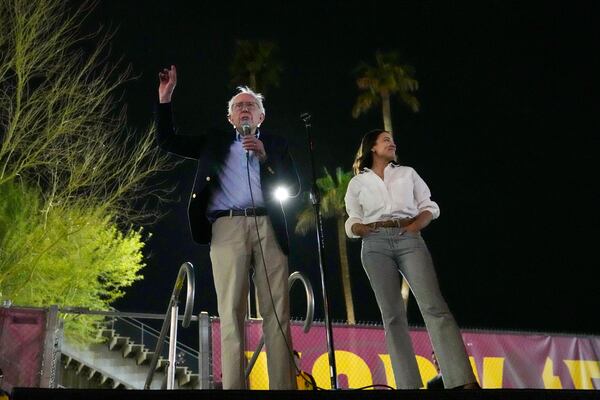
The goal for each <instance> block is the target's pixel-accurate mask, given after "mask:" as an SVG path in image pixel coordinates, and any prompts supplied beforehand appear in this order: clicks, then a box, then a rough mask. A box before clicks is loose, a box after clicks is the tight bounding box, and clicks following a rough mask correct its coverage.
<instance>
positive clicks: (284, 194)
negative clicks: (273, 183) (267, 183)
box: [275, 186, 290, 202]
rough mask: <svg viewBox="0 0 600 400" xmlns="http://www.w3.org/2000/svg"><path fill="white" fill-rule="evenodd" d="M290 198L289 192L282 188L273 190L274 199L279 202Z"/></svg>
mask: <svg viewBox="0 0 600 400" xmlns="http://www.w3.org/2000/svg"><path fill="white" fill-rule="evenodd" d="M289 197H290V192H289V191H288V190H287V189H286V188H284V187H283V186H279V187H278V188H277V189H275V198H276V199H277V200H279V201H280V202H284V201H285V200H287V199H288V198H289Z"/></svg>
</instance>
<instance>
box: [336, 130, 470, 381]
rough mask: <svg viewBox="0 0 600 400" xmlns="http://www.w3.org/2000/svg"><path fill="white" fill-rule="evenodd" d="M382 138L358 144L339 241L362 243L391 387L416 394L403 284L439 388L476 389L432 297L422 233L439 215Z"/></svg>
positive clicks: (443, 308)
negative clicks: (432, 356) (421, 325)
mask: <svg viewBox="0 0 600 400" xmlns="http://www.w3.org/2000/svg"><path fill="white" fill-rule="evenodd" d="M395 161H396V145H395V144H394V139H393V137H392V135H391V134H390V133H389V132H386V131H383V130H373V131H371V132H369V133H367V134H366V135H365V136H364V137H363V139H362V142H361V145H360V148H359V149H358V152H357V154H356V158H355V161H354V166H353V169H354V174H355V176H354V177H353V178H352V180H351V181H350V183H349V185H348V190H347V192H346V198H345V200H346V211H347V212H348V215H349V218H348V220H347V221H346V233H347V235H348V236H349V237H351V238H358V237H361V238H362V250H361V260H362V264H363V267H364V269H365V272H366V273H367V276H368V277H369V281H370V282H371V287H372V289H373V291H374V292H375V297H376V299H377V304H378V305H379V309H380V311H381V316H382V319H383V325H384V328H385V338H386V343H387V348H388V352H389V353H390V357H391V360H392V367H393V370H394V377H395V379H396V386H397V387H398V388H399V389H417V388H420V387H422V386H423V382H422V380H421V376H420V374H419V369H418V367H417V362H416V359H415V353H414V351H413V348H412V342H411V339H410V335H409V332H408V320H407V318H406V311H405V307H404V303H403V300H402V296H401V293H400V279H399V275H398V272H400V273H401V274H402V275H403V276H404V278H405V279H406V280H407V282H408V284H409V286H410V288H411V291H412V292H413V294H414V296H415V298H416V300H417V304H418V305H419V309H420V311H421V313H422V315H423V319H424V321H425V325H426V327H427V331H428V332H429V336H430V338H431V341H432V344H433V348H434V350H435V353H436V355H437V359H438V362H439V365H440V368H441V372H442V377H443V380H444V386H445V387H446V388H455V387H456V388H465V389H466V388H478V387H479V385H478V384H477V382H476V380H475V377H474V375H473V371H472V370H471V366H470V364H469V361H468V357H467V354H466V351H465V347H464V344H463V341H462V337H461V335H460V331H459V330H458V326H457V324H456V322H455V320H454V317H453V316H452V314H451V313H450V310H449V309H448V306H447V305H446V302H445V300H444V298H443V297H442V294H441V292H440V289H439V285H438V281H437V277H436V274H435V270H434V267H433V262H432V260H431V255H430V254H429V251H428V249H427V246H426V245H425V242H424V241H423V238H422V237H421V233H420V231H421V229H423V228H425V227H426V226H427V225H429V223H430V222H431V220H433V219H435V218H437V217H438V216H439V214H440V209H439V207H438V205H437V204H436V203H435V202H433V201H431V199H430V196H431V193H430V192H429V188H428V187H427V184H426V183H425V182H424V181H423V179H421V177H420V176H419V175H418V174H417V173H416V171H415V170H414V169H412V168H410V167H406V166H400V165H398V164H397V163H396V162H395Z"/></svg>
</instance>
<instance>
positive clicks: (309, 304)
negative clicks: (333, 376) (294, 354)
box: [245, 271, 315, 379]
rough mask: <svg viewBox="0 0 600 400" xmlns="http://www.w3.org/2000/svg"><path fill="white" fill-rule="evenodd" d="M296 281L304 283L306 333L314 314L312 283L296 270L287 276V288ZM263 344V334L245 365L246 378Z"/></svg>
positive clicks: (304, 329) (290, 287)
mask: <svg viewBox="0 0 600 400" xmlns="http://www.w3.org/2000/svg"><path fill="white" fill-rule="evenodd" d="M296 281H300V282H302V284H303V285H304V290H305V293H306V317H305V319H304V327H303V332H304V333H308V331H310V327H311V326H312V323H313V318H314V314H315V294H314V292H313V288H312V285H311V284H310V281H309V280H308V278H307V277H306V276H305V275H304V274H302V273H301V272H300V271H296V272H294V273H292V274H291V275H290V276H289V278H288V288H289V290H292V286H293V285H294V283H295V282H296ZM264 345H265V336H264V334H263V335H262V336H261V337H260V341H259V343H258V346H256V350H254V354H252V358H251V359H250V361H249V362H248V366H247V367H246V372H245V375H246V379H248V377H249V376H250V372H252V368H254V364H256V360H257V359H258V356H259V355H260V352H261V350H262V348H263V346H264ZM289 350H290V352H291V351H292V350H293V349H289Z"/></svg>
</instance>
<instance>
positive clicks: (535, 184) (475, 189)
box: [87, 0, 600, 334]
mask: <svg viewBox="0 0 600 400" xmlns="http://www.w3.org/2000/svg"><path fill="white" fill-rule="evenodd" d="M441 3H444V4H441ZM446 3H453V4H446ZM521 3H522V2H508V1H489V2H479V3H478V4H477V5H473V4H466V3H460V2H426V1H414V2H401V3H400V4H398V5H396V6H395V7H394V9H390V8H389V7H390V4H391V2H389V1H386V2H376V1H363V2H339V3H338V2H319V3H306V2H282V3H281V5H273V4H269V5H266V4H265V3H263V2H240V3H237V2H231V1H226V2H214V1H210V2H209V1H198V2H194V3H192V2H189V1H185V2H184V1H174V0H172V1H169V2H164V1H160V2H159V1H154V0H149V1H145V2H143V3H141V2H133V1H122V0H119V1H116V0H111V1H108V0H103V1H101V2H100V4H99V5H98V7H97V8H96V10H95V11H94V12H93V15H92V18H91V19H90V20H88V22H87V24H88V25H90V26H92V25H95V26H97V25H99V24H104V25H112V26H113V27H118V31H117V33H116V35H115V39H114V45H113V54H114V55H115V57H116V56H120V55H122V56H123V58H124V61H125V62H127V63H131V64H132V66H133V70H134V72H135V73H136V74H137V75H138V76H139V77H138V78H137V79H136V80H134V81H132V82H130V83H128V84H127V86H126V87H125V88H124V89H125V90H124V100H125V101H126V102H127V104H128V116H129V124H130V125H131V127H134V128H137V129H140V130H143V129H144V128H145V127H147V126H148V125H149V124H150V123H151V122H152V118H153V116H152V111H153V107H154V103H155V102H156V100H157V84H158V81H157V73H158V71H159V70H160V69H161V68H163V67H165V66H168V65H170V64H175V65H177V69H178V74H179V82H178V86H177V88H176V90H175V94H174V107H175V111H176V119H177V122H178V125H179V129H180V131H181V132H185V133H189V134H196V133H201V132H202V131H203V130H204V129H206V128H208V127H210V126H222V127H226V126H227V121H226V119H225V105H226V102H227V100H228V99H229V98H230V97H231V96H232V95H233V93H234V91H233V89H232V88H231V87H230V86H229V79H230V76H229V65H230V63H231V60H232V56H233V49H234V44H235V40H236V39H261V40H270V41H275V42H276V43H277V44H278V45H279V47H280V58H281V62H282V64H283V67H284V72H283V74H282V76H281V85H280V87H279V88H271V89H270V90H269V91H268V92H267V100H266V102H265V107H266V109H267V118H266V121H265V124H264V125H263V129H264V130H265V131H267V130H268V131H269V132H272V133H277V134H280V135H282V136H285V137H286V138H287V139H288V140H289V142H290V148H291V152H292V155H293V157H294V158H295V160H296V162H297V166H298V169H299V173H300V176H301V179H302V181H303V184H304V189H307V188H308V187H309V186H308V182H309V177H310V169H309V162H308V160H309V157H308V152H307V145H306V136H305V133H304V127H303V124H302V122H301V120H300V118H299V115H300V114H301V113H303V112H310V113H311V114H312V116H313V134H314V136H315V146H316V154H315V159H316V164H317V168H318V171H317V172H318V175H321V174H322V168H323V167H327V168H329V169H330V171H333V170H334V169H335V167H337V166H341V167H343V168H345V169H350V167H351V164H352V161H353V157H354V153H355V151H356V149H357V147H358V144H359V141H360V138H361V136H362V135H363V134H364V133H365V132H366V131H368V130H370V129H373V128H376V127H381V126H382V125H383V124H382V120H381V113H380V111H379V109H373V110H372V111H371V112H369V113H367V114H366V115H363V116H361V117H359V118H358V119H353V118H352V116H351V110H352V106H353V104H354V101H355V99H356V96H357V94H358V91H357V89H356V85H355V82H354V77H355V75H354V73H353V70H354V69H355V67H356V66H357V64H358V63H359V62H360V61H361V60H364V61H367V62H369V63H372V62H373V61H374V53H375V51H376V50H377V49H380V50H382V51H389V50H397V51H399V52H400V53H401V54H402V56H403V59H404V61H405V62H407V63H410V64H412V65H413V66H414V67H415V68H416V78H417V79H418V80H419V82H420V85H421V87H420V90H419V92H418V94H417V96H418V98H419V99H420V101H421V103H422V110H421V112H420V113H418V114H411V113H410V112H409V111H408V110H407V109H406V108H405V107H404V106H402V105H401V104H400V103H399V102H398V101H397V99H394V100H393V103H392V108H393V123H394V133H395V137H396V142H397V144H398V154H399V159H400V161H401V162H402V163H404V164H406V165H410V166H412V167H414V168H415V169H416V170H417V171H418V172H419V173H420V175H421V176H422V177H423V178H424V179H425V181H426V182H427V183H428V185H429V187H430V189H431V191H432V199H433V200H434V201H436V202H437V203H438V204H439V205H440V208H441V216H440V218H439V219H438V220H436V221H434V222H433V223H432V224H431V225H430V226H429V227H428V228H426V230H425V231H424V233H423V235H424V237H425V240H426V241H427V243H428V245H429V248H430V250H431V253H432V255H433V258H434V262H435V264H436V269H437V272H438V275H439V279H440V283H441V287H442V292H443V294H444V296H445V298H446V300H447V302H448V304H449V306H450V309H451V310H452V311H453V313H454V315H455V317H456V319H457V321H458V323H459V325H460V326H461V327H462V328H489V329H510V330H524V331H544V332H571V333H596V334H599V333H600V323H599V322H598V312H597V310H598V306H599V304H600V302H599V301H598V289H597V278H595V276H597V275H598V274H597V273H596V269H597V267H598V266H599V265H600V263H599V261H598V253H597V251H596V249H597V247H598V245H597V243H596V239H597V238H598V237H599V235H598V233H597V229H598V228H600V224H598V222H599V218H598V217H599V213H598V210H597V200H598V180H597V175H596V170H597V169H596V168H595V156H596V152H597V150H598V149H599V146H598V144H599V143H598V137H597V135H596V134H597V132H598V129H597V124H596V123H595V122H596V121H595V120H594V115H593V114H592V112H593V111H596V110H597V106H598V100H597V94H596V91H595V90H594V89H593V87H594V86H595V85H594V83H595V81H597V75H598V68H594V67H593V65H592V62H593V59H594V56H595V55H597V44H596V43H594V41H593V39H592V37H593V36H594V32H592V29H591V27H592V24H593V22H594V21H593V15H594V11H595V10H593V9H592V7H593V6H592V5H591V3H589V4H588V3H584V2H581V3H580V2H575V3H572V4H571V3H566V2H565V3H563V4H562V5H556V4H550V3H549V2H544V3H542V2H540V3H538V4H529V5H524V4H521ZM596 115H597V113H596ZM194 168H195V165H194V163H192V162H190V161H186V162H184V163H183V164H181V165H179V166H178V167H177V168H176V169H175V170H174V171H172V172H170V173H168V174H165V176H161V177H157V181H158V180H161V179H165V180H167V181H168V182H171V183H177V184H178V187H177V190H176V192H175V193H174V195H173V202H172V203H170V204H167V205H165V207H166V208H165V211H168V214H167V216H166V217H165V218H163V219H162V220H161V221H160V222H159V223H157V224H155V225H153V226H148V227H146V232H152V234H153V236H152V238H151V239H150V240H149V241H148V246H147V249H146V250H147V251H146V254H147V256H148V258H147V262H148V266H147V267H146V268H145V269H144V270H143V273H144V276H145V279H144V280H143V281H141V282H138V283H136V284H135V285H134V286H133V287H132V288H130V289H129V290H128V291H127V295H126V296H125V297H124V299H122V300H121V301H119V302H118V304H116V306H117V308H118V309H120V310H123V311H140V312H164V310H165V308H166V305H167V302H168V297H169V295H170V292H171V289H172V285H173V282H174V279H175V276H176V273H177V270H178V268H179V265H180V264H181V263H182V262H184V261H188V260H189V261H191V262H192V263H193V264H194V265H195V267H196V269H197V271H196V274H197V299H196V309H195V312H198V311H200V310H206V311H208V312H209V313H210V314H212V315H215V314H216V298H215V293H214V288H213V282H212V276H211V272H210V261H209V257H208V248H207V247H202V246H199V245H196V244H194V243H193V242H192V240H191V238H190V236H189V233H188V228H187V220H186V218H187V215H186V206H187V198H188V195H189V191H190V189H191V184H192V178H193V173H194ZM303 199H305V197H303ZM303 201H304V200H301V199H296V200H293V201H292V202H290V203H288V204H287V205H286V211H287V215H288V225H289V226H290V229H291V231H293V226H294V225H295V221H296V214H297V212H298V210H299V209H300V208H301V206H302V205H303ZM325 235H326V238H325V240H326V245H327V250H328V256H327V258H326V268H327V271H328V274H329V282H328V290H329V294H330V301H331V305H332V318H333V319H335V320H341V319H343V318H344V316H345V313H344V311H343V300H342V296H341V290H340V289H341V287H340V279H339V270H338V260H337V246H336V234H335V224H334V223H333V221H327V222H326V224H325ZM291 243H292V250H291V251H292V252H291V256H290V270H291V271H293V270H300V271H303V272H305V273H306V274H307V275H308V276H309V277H310V278H311V280H312V282H313V285H314V286H315V289H316V290H317V293H316V294H317V317H322V315H323V314H322V305H321V302H320V287H319V282H320V280H319V273H318V261H317V245H316V240H315V234H309V235H308V236H306V237H301V236H297V235H295V234H292V236H291ZM359 255H360V242H359V241H352V242H350V243H349V257H350V265H351V272H352V284H353V291H354V297H355V307H356V314H357V319H358V320H360V321H376V322H380V316H379V311H378V309H377V305H376V303H375V299H374V296H373V294H372V292H371V289H370V286H369V283H368V281H367V278H366V275H365V273H364V271H363V270H362V266H361V263H360V258H359ZM301 295H302V291H301V290H298V291H297V292H296V291H294V297H302V296H301ZM303 312H304V305H303V303H302V301H294V302H293V304H292V314H293V315H295V316H297V317H301V316H302V315H303ZM409 322H410V323H413V324H421V323H422V319H421V317H420V315H419V313H418V310H417V307H416V305H415V302H414V300H413V299H412V298H411V303H410V306H409Z"/></svg>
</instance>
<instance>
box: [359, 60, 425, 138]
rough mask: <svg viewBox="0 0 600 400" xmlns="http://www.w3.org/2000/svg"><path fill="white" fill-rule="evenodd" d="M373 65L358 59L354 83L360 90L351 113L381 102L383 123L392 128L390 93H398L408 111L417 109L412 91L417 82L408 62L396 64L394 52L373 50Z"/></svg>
mask: <svg viewBox="0 0 600 400" xmlns="http://www.w3.org/2000/svg"><path fill="white" fill-rule="evenodd" d="M375 61H376V65H375V66H371V65H368V64H366V63H364V62H363V63H361V64H360V65H359V66H358V68H357V71H358V78H357V79H356V85H357V86H358V88H359V89H360V90H361V91H362V93H361V94H359V95H358V98H357V99H356V104H354V108H353V109H352V116H353V117H354V118H358V116H359V115H360V114H362V113H364V112H366V111H368V110H370V109H371V108H372V107H374V106H376V105H378V104H379V103H380V102H381V110H382V112H383V127H384V129H385V130H386V131H388V132H390V133H391V132H392V111H391V107H390V97H391V96H392V95H393V94H397V95H398V96H400V100H401V101H402V103H404V104H405V105H406V106H408V108H410V110H411V111H412V112H418V111H419V100H418V99H417V98H416V97H415V96H414V94H413V93H414V92H416V91H417V90H418V89H419V82H418V81H417V80H416V79H415V78H414V68H413V67H412V66H410V65H408V64H400V56H399V55H398V53H396V52H390V53H381V52H380V51H377V52H376V53H375Z"/></svg>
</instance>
